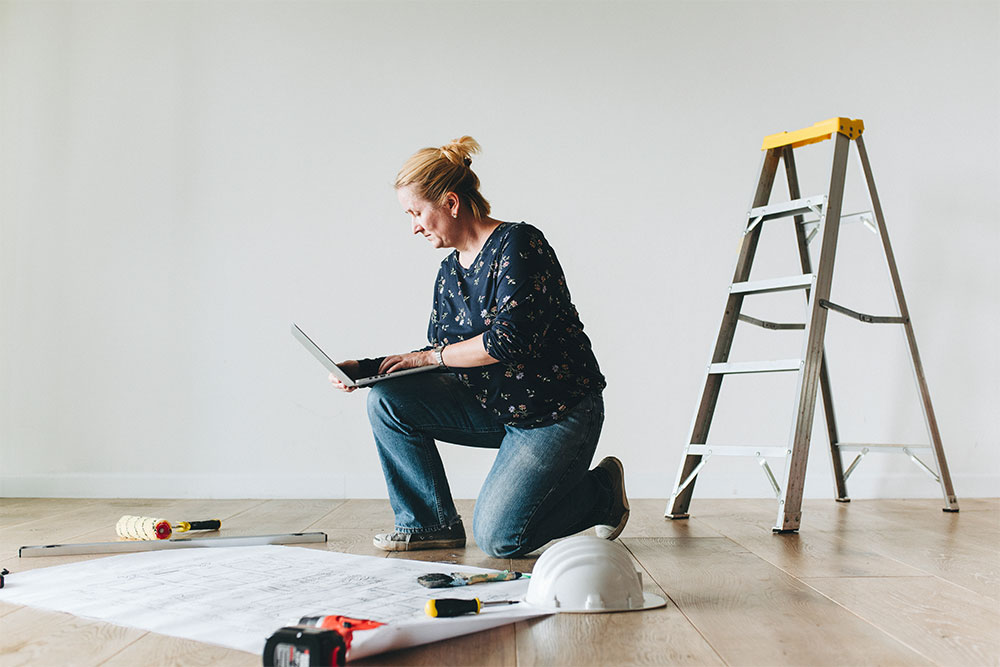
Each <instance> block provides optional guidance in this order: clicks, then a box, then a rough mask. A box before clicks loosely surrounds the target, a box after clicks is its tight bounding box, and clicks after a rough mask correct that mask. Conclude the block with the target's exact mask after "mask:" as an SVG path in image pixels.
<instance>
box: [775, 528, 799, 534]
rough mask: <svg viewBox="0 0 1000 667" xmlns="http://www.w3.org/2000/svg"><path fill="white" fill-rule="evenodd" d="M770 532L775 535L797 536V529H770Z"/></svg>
mask: <svg viewBox="0 0 1000 667" xmlns="http://www.w3.org/2000/svg"><path fill="white" fill-rule="evenodd" d="M771 532H772V533H774V534H775V535H794V534H798V532H799V529H798V528H772V529H771Z"/></svg>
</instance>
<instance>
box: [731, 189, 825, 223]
mask: <svg viewBox="0 0 1000 667" xmlns="http://www.w3.org/2000/svg"><path fill="white" fill-rule="evenodd" d="M822 206H826V195H816V196H814V197H805V198H803V199H793V200H792V201H786V202H782V203H780V204H771V205H769V206H758V207H757V208H753V209H750V213H749V214H747V217H748V218H749V219H751V220H753V221H755V222H762V221H764V220H774V219H775V218H787V217H790V216H793V215H803V214H805V213H809V212H810V211H812V212H813V213H815V214H816V215H819V216H821V217H822V215H821V213H820V211H819V209H820V207H822ZM758 218H760V220H759V221H758Z"/></svg>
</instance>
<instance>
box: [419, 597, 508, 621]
mask: <svg viewBox="0 0 1000 667" xmlns="http://www.w3.org/2000/svg"><path fill="white" fill-rule="evenodd" d="M518 602H520V600H487V601H485V602H483V601H482V600H480V599H479V598H472V599H471V600H463V599H461V598H438V599H436V600H435V599H433V598H432V599H430V600H428V601H427V604H426V605H425V606H424V611H426V612H427V615H428V616H433V617H434V618H445V617H448V616H461V615H462V614H478V613H479V612H481V611H482V610H483V607H489V606H491V605H497V604H517V603H518Z"/></svg>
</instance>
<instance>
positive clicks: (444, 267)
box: [427, 222, 606, 428]
mask: <svg viewBox="0 0 1000 667" xmlns="http://www.w3.org/2000/svg"><path fill="white" fill-rule="evenodd" d="M484 332H485V335H484V337H483V343H484V345H485V347H486V352H487V353H488V354H489V355H490V356H491V357H493V358H494V359H497V360H498V361H499V362H500V363H498V364H492V365H489V366H480V367H478V368H453V369H450V370H451V371H452V372H453V373H454V374H455V375H456V376H457V377H458V378H459V379H460V380H461V381H462V382H463V383H465V384H466V385H467V386H468V387H469V388H470V389H472V391H473V392H474V394H475V396H476V398H477V399H479V401H480V402H481V403H482V404H483V406H484V407H485V408H487V409H488V410H491V411H492V412H493V413H494V414H495V415H496V417H497V418H498V419H499V420H500V421H502V422H503V423H505V424H509V425H511V426H517V427H520V428H530V427H535V426H542V425H545V424H551V423H553V422H556V421H558V420H559V419H561V418H562V417H563V416H565V415H566V414H567V413H568V412H569V410H570V409H571V408H573V407H574V406H575V405H576V404H577V403H579V401H580V400H581V399H582V398H583V397H584V396H586V395H588V394H589V393H593V392H600V391H601V390H603V389H604V387H605V386H606V382H605V379H604V375H602V374H601V369H600V367H599V366H598V364H597V359H596V358H595V357H594V353H593V351H592V350H591V345H590V339H589V338H588V337H587V335H586V334H585V333H584V332H583V323H582V322H580V316H579V314H578V313H577V310H576V307H575V306H574V305H573V302H572V301H571V300H570V294H569V289H568V288H567V286H566V278H565V276H564V275H563V270H562V267H561V266H560V265H559V260H557V259H556V255H555V252H553V250H552V247H551V246H550V245H549V244H548V242H547V241H546V240H545V237H544V236H543V235H542V232H541V231H539V230H538V229H537V228H536V227H533V226H532V225H529V224H527V223H523V222H522V223H511V222H504V223H501V224H500V226H499V227H497V228H496V229H495V230H494V231H493V233H492V234H491V235H490V237H489V239H487V241H486V243H485V244H484V245H483V248H482V250H480V252H479V255H478V256H477V257H476V259H475V260H474V261H473V263H472V265H471V266H470V267H469V268H468V269H465V268H463V267H462V266H461V264H459V262H458V251H457V250H456V251H455V252H453V253H451V254H450V255H448V257H446V258H445V259H444V261H443V262H441V268H440V270H439V271H438V276H437V280H436V281H435V284H434V307H433V309H432V311H431V317H430V324H429V325H428V329H427V339H428V340H429V341H430V343H431V344H432V345H447V344H449V343H457V342H459V341H462V340H465V339H467V338H473V337H475V336H478V335H479V334H481V333H484Z"/></svg>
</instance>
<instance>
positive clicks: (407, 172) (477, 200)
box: [396, 137, 490, 220]
mask: <svg viewBox="0 0 1000 667" xmlns="http://www.w3.org/2000/svg"><path fill="white" fill-rule="evenodd" d="M478 152H479V143H478V142H477V141H476V140H475V139H473V138H472V137H461V138H459V139H455V140H454V141H452V142H450V143H448V144H445V145H444V146H441V147H440V148H423V149H421V150H419V151H417V152H416V153H414V154H413V155H412V156H410V159H408V160H407V161H406V163H405V164H403V168H402V169H400V170H399V173H398V174H396V189H397V190H398V189H400V188H405V187H407V186H409V185H412V186H413V187H414V192H415V193H416V194H417V195H418V196H420V197H421V198H423V199H426V200H427V201H430V202H434V203H435V204H438V205H444V204H445V202H446V201H447V197H448V193H449V192H454V193H455V194H456V195H458V198H459V200H460V201H461V202H462V203H463V204H464V205H466V206H468V207H469V210H470V211H472V215H474V216H475V217H476V218H478V219H480V220H481V219H483V218H485V217H486V216H488V215H489V214H490V203H489V202H488V201H486V199H485V198H484V197H483V195H482V194H480V193H479V177H478V176H476V174H475V172H473V171H472V168H471V165H472V155H473V154H474V153H478Z"/></svg>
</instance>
